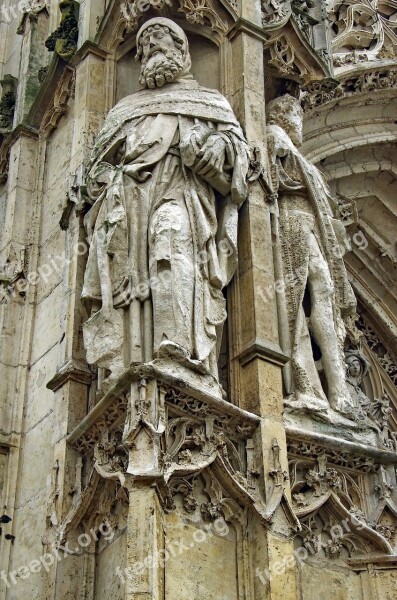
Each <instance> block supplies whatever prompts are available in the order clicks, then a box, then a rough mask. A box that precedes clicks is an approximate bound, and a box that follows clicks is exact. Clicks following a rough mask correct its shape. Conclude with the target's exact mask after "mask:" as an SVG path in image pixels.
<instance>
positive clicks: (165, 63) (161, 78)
mask: <svg viewBox="0 0 397 600" xmlns="http://www.w3.org/2000/svg"><path fill="white" fill-rule="evenodd" d="M159 50H160V52H161V53H160V54H154V55H153V56H151V57H150V58H149V59H148V60H146V61H145V62H142V68H141V76H140V79H139V81H140V83H141V85H144V86H145V87H148V88H150V89H153V88H155V87H162V86H163V85H164V84H165V83H169V82H171V81H175V79H177V77H178V75H180V74H181V73H182V72H183V70H184V64H183V58H182V54H181V53H180V52H179V50H169V49H165V48H159Z"/></svg>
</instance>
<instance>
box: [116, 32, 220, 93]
mask: <svg viewBox="0 0 397 600" xmlns="http://www.w3.org/2000/svg"><path fill="white" fill-rule="evenodd" d="M186 35H187V37H188V40H189V47H190V54H191V57H192V74H193V77H194V79H196V80H197V81H198V82H199V83H200V84H201V85H203V86H204V87H208V88H212V89H218V90H219V89H221V69H220V52H219V48H218V46H217V45H216V44H215V43H214V42H213V41H211V40H210V39H208V38H207V37H204V36H201V35H198V34H197V33H190V32H188V31H186ZM123 46H124V47H125V51H124V53H123V49H120V50H121V51H120V57H119V59H118V60H117V65H116V90H115V101H116V102H118V101H119V100H121V98H125V96H128V95H129V94H132V93H133V92H136V91H138V90H140V89H142V86H141V85H140V83H139V72H140V63H139V62H137V61H136V60H135V55H136V47H135V43H133V44H123ZM131 46H132V47H131Z"/></svg>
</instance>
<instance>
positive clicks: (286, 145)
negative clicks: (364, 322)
mask: <svg viewBox="0 0 397 600" xmlns="http://www.w3.org/2000/svg"><path fill="white" fill-rule="evenodd" d="M267 130H268V146H269V154H270V159H271V168H272V180H273V186H274V189H275V190H276V191H278V206H279V231H280V244H281V255H282V262H283V270H284V280H285V297H286V303H287V312H288V321H289V322H288V332H287V337H288V338H289V340H288V345H289V347H288V348H285V351H287V352H288V353H289V354H290V355H291V366H292V374H293V382H292V383H293V387H292V391H297V392H300V393H301V394H304V395H306V396H310V397H312V398H313V397H314V398H318V399H319V400H324V401H326V398H325V395H324V392H323V389H322V385H321V383H320V380H319V376H318V373H317V369H316V366H315V362H314V358H313V355H312V347H311V341H310V336H309V330H310V318H309V319H306V317H305V312H304V308H303V302H304V295H305V291H306V285H307V281H308V276H309V273H310V269H313V271H314V270H315V269H320V270H321V272H322V274H323V275H322V276H323V280H324V281H323V284H324V286H325V287H326V288H327V293H331V294H332V299H333V301H332V304H333V307H334V311H333V320H334V328H335V331H336V334H337V337H338V340H339V352H340V361H341V362H344V354H343V343H344V340H345V337H346V329H345V325H344V319H345V318H346V317H348V316H349V315H351V314H352V313H354V312H355V308H356V299H355V296H354V292H353V290H352V288H351V285H350V283H349V281H348V278H347V273H346V268H345V265H344V262H343V254H344V251H343V248H344V249H345V250H346V247H347V246H348V242H347V238H346V233H345V229H344V226H343V224H342V223H341V221H339V220H338V219H336V218H334V210H335V209H336V208H337V207H336V206H335V201H334V200H333V198H332V196H331V195H330V192H329V190H328V187H327V185H326V183H325V180H324V177H323V175H322V174H321V172H320V171H319V170H318V169H317V168H316V167H315V166H314V165H312V164H310V163H309V162H308V161H307V160H306V159H305V158H304V156H303V155H302V154H301V153H300V152H299V149H298V148H297V147H296V146H295V145H294V144H293V142H292V140H291V139H290V137H289V136H288V134H287V133H286V132H285V131H284V129H282V128H281V127H279V126H278V125H269V126H268V128H267Z"/></svg>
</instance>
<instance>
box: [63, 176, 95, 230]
mask: <svg viewBox="0 0 397 600" xmlns="http://www.w3.org/2000/svg"><path fill="white" fill-rule="evenodd" d="M88 200H89V198H88V195H87V188H86V185H85V177H84V165H80V167H79V169H78V170H77V172H76V173H75V174H74V175H71V176H70V177H69V185H68V191H67V197H66V206H65V207H64V209H63V211H62V215H61V219H60V221H59V226H60V228H61V229H62V231H66V230H67V229H68V227H69V221H70V217H71V215H72V212H73V210H74V211H75V212H76V213H79V212H81V211H82V210H83V209H84V206H85V204H86V202H87V201H88Z"/></svg>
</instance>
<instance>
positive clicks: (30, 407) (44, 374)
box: [25, 346, 58, 430]
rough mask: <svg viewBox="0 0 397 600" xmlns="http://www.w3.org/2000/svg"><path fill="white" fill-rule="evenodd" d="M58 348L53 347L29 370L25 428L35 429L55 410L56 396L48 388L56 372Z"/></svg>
mask: <svg viewBox="0 0 397 600" xmlns="http://www.w3.org/2000/svg"><path fill="white" fill-rule="evenodd" d="M57 359H58V347H57V346H54V347H52V348H51V349H50V350H49V351H48V352H47V353H46V354H45V355H44V356H43V357H42V358H40V359H39V360H38V361H37V362H35V363H34V365H33V366H32V367H31V369H30V370H29V381H28V389H29V393H28V396H27V399H26V405H25V406H26V408H25V427H26V429H28V430H29V429H31V428H32V427H35V426H36V425H37V424H38V423H39V422H40V421H41V420H42V419H43V418H44V417H45V416H46V415H48V413H49V412H50V411H51V410H52V409H53V405H54V394H53V392H51V391H50V390H48V389H47V388H46V384H47V382H48V380H49V379H50V378H51V377H52V375H53V374H54V373H55V371H56V366H57Z"/></svg>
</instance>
